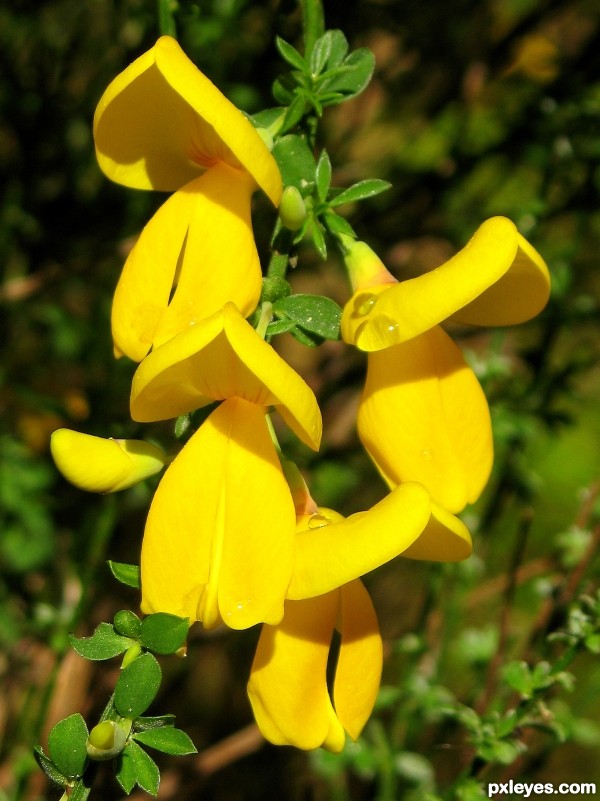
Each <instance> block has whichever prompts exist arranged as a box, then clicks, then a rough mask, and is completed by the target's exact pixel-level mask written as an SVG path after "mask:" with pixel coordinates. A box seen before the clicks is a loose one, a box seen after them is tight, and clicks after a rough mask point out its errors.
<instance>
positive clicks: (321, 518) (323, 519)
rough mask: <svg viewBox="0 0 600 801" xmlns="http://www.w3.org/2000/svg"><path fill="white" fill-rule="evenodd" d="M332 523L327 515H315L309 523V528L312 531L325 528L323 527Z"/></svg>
mask: <svg viewBox="0 0 600 801" xmlns="http://www.w3.org/2000/svg"><path fill="white" fill-rule="evenodd" d="M330 523H331V520H330V519H329V518H328V517H327V516H326V515H321V514H314V515H312V517H311V518H310V520H309V521H308V527H309V528H311V529H315V528H323V526H328V525H329V524H330Z"/></svg>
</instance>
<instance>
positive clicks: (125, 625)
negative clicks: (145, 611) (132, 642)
mask: <svg viewBox="0 0 600 801" xmlns="http://www.w3.org/2000/svg"><path fill="white" fill-rule="evenodd" d="M113 625H114V627H115V631H116V632H117V633H118V634H122V635H123V636H124V637H133V638H134V639H135V638H137V637H139V635H140V628H141V626H142V621H141V620H140V619H139V617H138V616H137V615H136V614H135V613H134V612H131V611H130V610H129V609H122V610H121V611H120V612H117V614H116V615H115V617H114V620H113Z"/></svg>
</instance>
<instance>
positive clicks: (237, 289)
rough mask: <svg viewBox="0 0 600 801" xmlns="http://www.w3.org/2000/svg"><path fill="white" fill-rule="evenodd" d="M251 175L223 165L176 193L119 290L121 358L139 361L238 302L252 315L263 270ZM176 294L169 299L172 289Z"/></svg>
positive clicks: (116, 331) (145, 236)
mask: <svg viewBox="0 0 600 801" xmlns="http://www.w3.org/2000/svg"><path fill="white" fill-rule="evenodd" d="M251 191H252V187H251V184H250V183H249V179H248V176H247V175H245V174H244V173H240V172H239V171H236V170H233V169H231V167H228V166H227V165H225V164H218V165H216V166H215V167H213V168H212V169H210V170H209V171H208V172H206V173H205V174H204V175H202V176H201V177H200V178H196V179H195V180H194V181H191V182H190V183H189V184H186V185H185V186H184V187H183V188H182V189H180V190H179V191H178V192H175V194H173V195H172V196H171V197H170V198H169V199H168V200H167V201H166V202H165V203H164V204H163V205H162V206H161V207H160V208H159V210H158V211H157V212H156V214H155V215H154V217H152V219H151V220H150V222H149V223H148V224H147V225H146V227H145V228H144V230H143V231H142V233H141V235H140V238H139V239H138V241H137V242H136V244H135V246H134V248H133V250H132V251H131V253H130V254H129V257H128V259H127V261H126V262H125V266H124V268H123V272H122V274H121V278H120V279H119V283H118V285H117V289H116V292H115V297H114V300H113V309H112V330H113V340H114V343H115V351H116V353H117V355H121V354H125V355H127V356H129V357H130V358H131V359H133V360H134V361H140V360H141V359H143V358H144V356H145V355H146V353H147V352H148V351H149V350H150V348H151V346H154V347H157V346H158V345H160V344H162V343H163V342H164V341H166V340H167V339H170V338H171V337H172V336H175V335H176V334H178V333H180V332H181V331H184V330H185V329H186V328H187V327H188V326H190V325H194V324H195V323H197V322H198V321H199V320H201V319H203V318H204V317H208V316H210V315H211V314H214V313H215V312H216V311H218V310H219V309H220V308H221V307H222V306H223V304H224V303H226V302H227V301H231V302H233V303H234V304H235V305H236V306H237V307H238V309H239V310H240V312H241V313H242V315H243V316H247V315H248V314H250V312H252V311H253V310H254V308H255V307H256V304H257V303H258V299H259V297H260V292H261V288H262V273H261V268H260V261H259V258H258V253H257V252H256V245H255V243H254V235H253V232H252V223H251V219H250V197H251ZM175 283H177V289H176V290H175V294H174V295H173V298H172V299H171V300H170V296H171V293H172V290H173V286H174V284H175Z"/></svg>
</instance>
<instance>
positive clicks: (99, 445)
mask: <svg viewBox="0 0 600 801" xmlns="http://www.w3.org/2000/svg"><path fill="white" fill-rule="evenodd" d="M50 450H51V452H52V458H53V459H54V461H55V463H56V466H57V467H58V469H59V470H60V472H61V473H62V474H63V476H64V477H65V478H66V479H67V480H68V481H70V482H71V484H74V485H75V486H76V487H79V488H80V489H84V490H87V491H88V492H118V491H119V490H123V489H127V488H128V487H132V486H133V485H134V484H137V483H138V482H140V481H143V480H144V479H145V478H148V476H153V475H154V474H155V473H158V472H159V471H160V470H162V469H163V467H164V466H165V463H166V461H167V457H166V456H165V454H164V453H163V452H162V451H161V449H160V448H157V447H156V445H151V444H150V443H149V442H143V441H142V440H135V439H112V438H111V439H103V438H102V437H94V436H92V435H91V434H82V433H80V432H79V431H71V430H70V429H68V428H59V429H58V430H57V431H55V432H54V433H53V434H52V436H51V438H50Z"/></svg>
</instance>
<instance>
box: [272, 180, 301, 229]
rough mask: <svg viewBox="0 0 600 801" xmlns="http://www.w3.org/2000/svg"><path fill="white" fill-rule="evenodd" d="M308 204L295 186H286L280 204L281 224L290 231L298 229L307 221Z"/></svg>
mask: <svg viewBox="0 0 600 801" xmlns="http://www.w3.org/2000/svg"><path fill="white" fill-rule="evenodd" d="M306 217H307V214H306V204H305V203H304V198H303V197H302V195H301V194H300V192H299V191H298V190H297V189H296V187H295V186H286V188H285V189H284V190H283V195H282V196H281V203H280V204H279V219H280V220H281V224H282V225H283V226H284V227H285V228H288V229H289V230H290V231H298V229H300V228H302V226H303V225H304V223H305V222H306Z"/></svg>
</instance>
